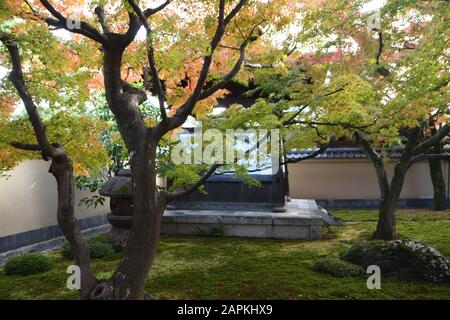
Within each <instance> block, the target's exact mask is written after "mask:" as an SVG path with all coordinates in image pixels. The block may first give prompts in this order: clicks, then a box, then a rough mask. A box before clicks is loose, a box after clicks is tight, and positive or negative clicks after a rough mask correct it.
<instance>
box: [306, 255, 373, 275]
mask: <svg viewBox="0 0 450 320" xmlns="http://www.w3.org/2000/svg"><path fill="white" fill-rule="evenodd" d="M313 270H314V271H316V272H320V273H325V274H329V275H331V276H333V277H339V278H344V277H356V276H359V275H361V274H363V273H364V270H363V269H362V268H361V267H360V266H357V265H355V264H352V263H350V262H347V261H342V260H339V259H333V258H325V259H320V260H318V261H316V262H315V263H314V265H313Z"/></svg>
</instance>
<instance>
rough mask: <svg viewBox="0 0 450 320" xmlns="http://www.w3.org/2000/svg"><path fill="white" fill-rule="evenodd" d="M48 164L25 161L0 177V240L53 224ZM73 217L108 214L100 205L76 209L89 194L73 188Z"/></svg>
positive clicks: (54, 198)
mask: <svg viewBox="0 0 450 320" xmlns="http://www.w3.org/2000/svg"><path fill="white" fill-rule="evenodd" d="M49 166H50V162H45V161H42V160H29V161H25V162H23V163H21V164H20V165H19V166H17V167H16V168H14V170H12V171H10V172H9V173H8V175H9V178H8V179H6V178H0V237H3V236H7V235H11V234H16V233H20V232H25V231H29V230H34V229H39V228H43V227H47V226H51V225H55V224H57V220H56V206H57V190H56V182H55V178H54V177H53V175H51V174H50V173H49V172H48V168H49ZM75 190H76V191H75V216H76V217H77V218H78V219H82V218H87V217H91V216H95V215H99V214H105V213H108V210H109V202H108V201H107V202H106V203H105V205H104V206H97V208H92V207H91V208H89V209H87V208H86V207H85V206H78V203H79V200H80V199H81V198H83V197H85V196H87V195H89V192H82V191H80V190H78V189H75Z"/></svg>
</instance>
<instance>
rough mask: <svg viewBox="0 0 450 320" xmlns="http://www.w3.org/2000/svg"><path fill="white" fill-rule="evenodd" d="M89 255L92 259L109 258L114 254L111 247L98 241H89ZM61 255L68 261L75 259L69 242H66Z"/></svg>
mask: <svg viewBox="0 0 450 320" xmlns="http://www.w3.org/2000/svg"><path fill="white" fill-rule="evenodd" d="M87 244H88V247H89V254H90V257H91V258H92V259H100V258H105V257H109V256H111V255H113V254H114V250H113V248H112V247H111V245H109V244H107V243H104V242H102V241H100V240H97V239H88V240H87ZM61 254H62V255H63V257H65V258H67V259H73V253H72V249H71V248H70V245H69V243H68V242H67V241H65V242H64V245H63V249H62V252H61Z"/></svg>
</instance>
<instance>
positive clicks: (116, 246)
mask: <svg viewBox="0 0 450 320" xmlns="http://www.w3.org/2000/svg"><path fill="white" fill-rule="evenodd" d="M111 246H112V249H113V250H114V252H115V253H122V252H123V250H124V249H125V243H123V242H120V241H115V242H113V243H112V244H111Z"/></svg>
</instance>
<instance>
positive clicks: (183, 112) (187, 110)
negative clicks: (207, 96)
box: [165, 0, 247, 130]
mask: <svg viewBox="0 0 450 320" xmlns="http://www.w3.org/2000/svg"><path fill="white" fill-rule="evenodd" d="M246 2H247V0H240V1H239V3H238V4H237V5H236V6H235V7H234V8H233V9H232V10H231V12H230V13H229V14H228V15H227V16H226V17H225V0H220V2H219V16H218V19H217V20H218V21H217V28H216V32H215V33H214V36H213V38H212V39H211V42H210V44H209V48H208V54H207V55H206V56H205V57H204V60H203V66H202V69H201V71H200V75H199V77H198V80H197V85H196V86H195V88H194V91H193V93H192V94H191V96H190V97H189V98H188V100H187V101H186V102H185V103H184V104H183V105H182V106H181V107H180V108H179V109H178V110H177V112H176V114H175V116H174V117H173V118H171V120H172V121H171V122H170V125H169V126H168V127H167V128H165V129H168V130H171V129H174V128H176V127H178V126H180V125H181V124H182V123H183V122H184V121H185V120H186V118H187V117H188V116H189V115H190V114H191V113H192V110H193V109H194V107H195V104H196V103H197V102H198V100H199V98H200V96H201V94H202V90H203V86H204V85H205V81H206V78H207V76H208V73H209V68H210V66H211V63H212V57H213V54H214V51H215V50H216V48H217V46H218V45H219V43H220V40H221V39H222V37H223V35H224V33H225V27H226V26H227V24H228V23H229V22H230V21H231V19H233V18H234V17H235V16H236V14H237V13H238V12H239V11H240V10H241V9H242V7H243V6H244V5H245V4H246Z"/></svg>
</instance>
